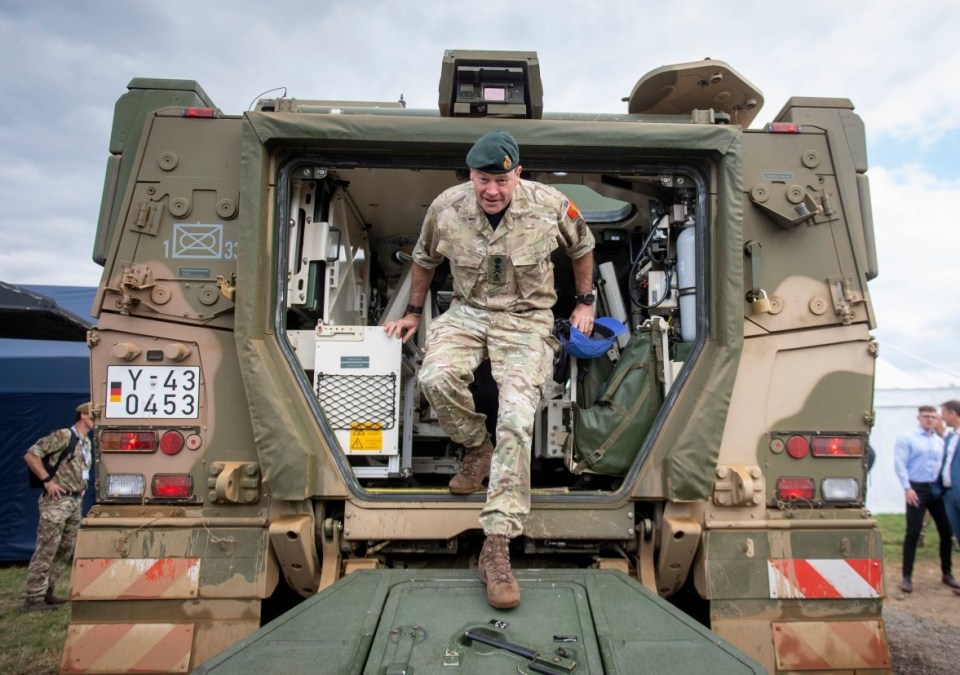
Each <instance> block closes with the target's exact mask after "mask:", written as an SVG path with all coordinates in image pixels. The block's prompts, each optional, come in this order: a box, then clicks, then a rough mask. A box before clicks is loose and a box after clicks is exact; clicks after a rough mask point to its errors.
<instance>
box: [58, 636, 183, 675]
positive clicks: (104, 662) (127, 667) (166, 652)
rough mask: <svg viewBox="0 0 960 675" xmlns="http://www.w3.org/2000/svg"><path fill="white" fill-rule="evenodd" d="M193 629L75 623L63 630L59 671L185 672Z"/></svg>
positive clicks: (70, 672)
mask: <svg viewBox="0 0 960 675" xmlns="http://www.w3.org/2000/svg"><path fill="white" fill-rule="evenodd" d="M193 632H194V625H193V624H192V623H183V624H176V623H142V624H133V623H98V624H76V623H75V624H73V625H71V626H70V627H69V628H68V630H67V640H66V643H65V644H64V648H63V660H62V661H61V663H60V672H61V673H64V674H71V675H72V674H74V673H76V674H80V673H186V672H188V670H189V668H190V654H191V652H192V650H193Z"/></svg>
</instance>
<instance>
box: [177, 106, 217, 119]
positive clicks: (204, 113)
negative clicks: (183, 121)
mask: <svg viewBox="0 0 960 675" xmlns="http://www.w3.org/2000/svg"><path fill="white" fill-rule="evenodd" d="M182 114H183V116H184V117H206V118H214V117H217V111H216V110H215V109H214V108H184V109H183V113H182Z"/></svg>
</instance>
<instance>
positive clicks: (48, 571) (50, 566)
mask: <svg viewBox="0 0 960 675" xmlns="http://www.w3.org/2000/svg"><path fill="white" fill-rule="evenodd" d="M92 429H93V421H92V420H91V418H90V404H89V403H84V404H82V405H80V406H78V407H77V413H76V420H75V422H74V425H73V427H72V428H70V429H59V430H57V431H54V432H53V433H52V434H50V435H49V436H44V437H43V438H41V439H40V440H39V441H37V442H36V443H34V444H33V445H32V446H31V447H30V449H29V450H27V454H26V455H24V457H23V458H24V461H26V463H27V467H28V468H29V470H30V471H32V472H33V473H34V474H35V475H36V476H37V478H39V479H40V480H41V481H43V495H41V496H40V502H39V504H40V525H39V526H38V527H37V547H36V550H35V551H34V553H33V557H32V558H31V559H30V567H29V568H28V569H27V582H26V588H25V589H24V593H23V598H24V602H23V610H22V611H24V612H39V611H45V610H50V609H56V608H57V607H58V606H59V605H62V604H64V603H65V602H66V600H64V599H63V598H58V597H57V596H56V595H54V592H53V591H54V587H55V586H56V585H57V580H58V579H59V578H60V573H61V572H62V571H63V568H64V565H66V564H67V563H68V562H69V561H70V558H71V556H72V555H73V547H74V545H75V544H76V542H77V528H78V527H79V525H80V515H81V509H82V508H83V492H84V490H85V489H86V487H87V476H88V475H89V473H90V465H91V464H92V463H93V453H92V452H91V443H90V439H89V438H88V435H89V433H90V431H91V430H92ZM74 434H75V435H76V436H77V438H78V439H79V440H78V441H77V444H76V447H75V448H74V452H73V456H72V457H70V459H69V460H67V459H65V460H64V461H63V462H62V463H61V464H60V466H59V468H58V469H57V472H56V475H55V476H51V475H49V473H48V471H47V469H46V467H44V465H43V461H42V458H43V457H49V458H50V459H49V460H48V461H49V463H50V464H51V465H52V464H55V463H56V461H57V458H58V457H59V456H60V453H61V452H63V451H65V450H67V448H68V447H69V445H70V441H71V438H72V436H73V435H74Z"/></svg>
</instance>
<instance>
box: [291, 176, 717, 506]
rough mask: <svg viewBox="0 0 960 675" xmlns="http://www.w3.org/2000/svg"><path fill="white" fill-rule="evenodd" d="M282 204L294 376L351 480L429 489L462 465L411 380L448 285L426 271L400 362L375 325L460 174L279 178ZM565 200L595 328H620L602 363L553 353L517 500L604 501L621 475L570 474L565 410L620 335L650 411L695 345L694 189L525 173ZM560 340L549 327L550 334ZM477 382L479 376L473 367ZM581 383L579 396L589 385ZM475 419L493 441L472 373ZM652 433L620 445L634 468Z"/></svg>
mask: <svg viewBox="0 0 960 675" xmlns="http://www.w3.org/2000/svg"><path fill="white" fill-rule="evenodd" d="M291 175H292V176H294V177H293V178H292V179H291V180H290V181H289V191H288V194H285V195H282V196H281V199H283V200H286V203H287V205H288V207H289V212H288V213H289V217H287V218H285V219H283V220H284V221H285V223H284V224H283V225H282V226H281V234H280V238H281V247H280V248H281V252H282V253H283V255H284V256H285V260H286V261H287V269H286V272H287V280H286V281H287V283H286V286H285V288H281V292H282V293H283V297H282V302H283V306H284V307H285V308H286V313H285V322H286V324H285V326H284V328H285V333H286V337H287V339H288V340H289V342H290V346H291V347H292V352H293V353H294V354H295V355H296V359H297V361H298V365H299V367H300V369H301V370H302V375H303V377H304V378H306V381H307V382H309V385H310V390H311V391H312V392H313V394H314V395H315V396H316V397H317V398H318V400H319V404H320V405H319V407H320V409H321V410H322V411H323V417H324V422H325V423H326V424H327V425H328V426H329V428H330V429H331V431H332V432H333V434H334V435H335V436H336V438H337V442H338V444H339V445H340V450H341V451H342V452H343V453H344V455H345V457H346V459H347V461H348V464H349V465H350V467H351V469H352V471H353V472H354V475H355V477H356V478H357V479H358V480H359V481H360V483H361V484H363V485H366V486H368V487H375V488H383V489H393V488H396V489H411V488H412V489H430V488H444V487H445V486H446V483H447V481H448V480H449V478H450V476H451V475H452V474H453V473H455V472H456V471H457V469H458V466H459V460H460V458H461V456H462V452H463V449H462V448H461V447H458V446H456V445H455V444H453V443H452V442H450V441H449V438H448V437H447V436H446V434H445V433H444V432H443V430H442V429H441V428H440V426H439V425H438V424H437V421H436V417H435V415H434V414H433V411H432V410H431V409H430V406H429V404H428V403H427V402H426V400H425V399H424V398H423V397H422V395H421V394H420V392H419V389H418V388H417V377H416V376H417V371H418V368H419V363H420V360H421V359H422V355H423V348H424V344H425V335H426V333H427V332H428V330H429V328H430V323H431V321H432V320H433V319H434V318H435V317H436V316H438V315H439V314H441V313H442V312H443V311H445V310H446V309H447V307H448V306H449V304H450V301H451V299H452V289H451V283H450V278H449V274H448V273H447V271H446V270H445V269H443V267H441V268H438V270H437V272H436V274H435V276H434V280H433V283H432V284H431V288H430V292H429V293H428V297H427V302H426V307H425V310H424V316H423V319H422V321H421V326H420V330H419V332H418V335H417V336H416V337H415V338H414V339H412V340H411V341H410V343H409V344H407V345H403V346H401V344H400V341H399V340H397V339H392V338H388V337H387V336H386V335H385V333H384V331H383V328H382V325H383V324H384V323H385V322H386V321H389V320H391V319H395V318H399V317H400V316H402V315H403V313H404V308H405V307H406V304H407V298H408V294H409V283H410V268H411V264H412V263H411V262H410V253H411V251H412V250H413V247H414V245H415V243H416V241H417V237H418V235H419V232H420V227H421V224H422V221H423V217H424V214H425V213H426V210H427V208H428V207H429V205H430V203H431V202H432V200H433V199H434V198H435V197H436V196H437V195H438V194H440V193H441V192H442V191H443V190H444V189H446V188H448V187H451V186H453V185H456V184H458V183H462V182H465V181H467V180H468V179H469V178H468V174H467V172H466V171H462V170H453V169H436V168H424V169H416V168H395V167H376V166H369V167H357V166H345V167H338V166H333V165H319V164H310V163H305V164H303V165H300V166H298V168H297V169H296V171H293V172H291ZM524 178H528V179H532V180H537V181H539V182H542V183H548V184H551V185H553V186H555V187H556V188H558V189H559V190H561V191H562V192H564V193H565V194H566V195H567V196H568V197H569V198H570V199H572V200H573V201H574V202H575V203H576V204H577V206H578V208H579V209H580V211H581V213H582V214H583V216H584V219H585V220H586V222H587V224H588V225H589V226H590V227H591V229H592V230H593V232H594V235H595V238H596V249H595V251H594V257H595V270H594V287H595V289H596V291H597V292H596V296H597V300H596V311H597V316H612V317H614V318H615V319H617V320H618V321H620V322H623V323H625V324H626V325H627V326H628V330H627V332H626V333H625V334H624V335H622V336H620V337H619V338H618V339H617V341H616V342H615V343H614V345H613V347H612V348H611V349H610V350H609V352H608V353H607V354H605V355H602V356H600V357H599V358H595V359H591V360H583V359H577V358H575V357H571V356H567V355H565V354H563V353H561V354H560V355H558V358H557V359H556V364H555V369H554V377H553V378H552V380H550V381H548V383H547V386H546V387H545V389H544V393H543V400H542V401H541V405H540V409H539V412H538V414H537V420H536V424H535V429H534V444H533V449H532V452H533V457H532V467H531V481H532V487H533V488H534V489H535V490H536V489H544V490H556V491H560V492H566V491H576V490H590V491H596V490H609V489H615V488H616V487H617V485H618V484H619V482H620V481H621V480H622V476H621V475H614V476H611V475H603V474H602V473H595V472H592V471H591V470H589V469H586V470H585V469H583V467H582V466H581V467H578V466H577V442H576V439H575V438H574V437H573V435H572V412H571V409H572V407H574V405H575V404H576V405H579V406H581V407H588V406H590V405H592V404H593V403H594V400H585V399H584V397H585V396H588V397H593V396H594V395H595V394H596V389H597V386H600V387H602V386H603V383H604V380H605V378H606V377H608V376H609V374H610V372H611V370H612V369H613V367H614V365H615V363H616V361H617V360H618V358H619V356H620V353H621V350H623V349H624V348H625V347H626V346H627V344H628V339H629V338H630V335H631V333H633V334H634V335H639V334H645V335H649V336H652V339H653V340H654V341H655V342H656V343H657V344H656V345H655V347H656V348H655V349H652V351H651V354H652V356H651V358H656V363H655V367H656V372H657V377H656V382H655V383H654V384H653V385H652V386H655V387H656V388H658V390H659V396H660V400H662V399H663V396H664V395H665V393H666V392H667V391H669V389H670V387H671V386H672V385H673V383H674V381H675V379H676V376H677V374H678V372H679V369H680V368H681V367H682V366H683V363H684V361H685V360H686V357H687V355H688V354H689V353H690V352H691V350H692V347H693V344H694V343H695V342H696V339H697V334H696V329H697V313H698V312H700V311H702V310H701V309H698V308H697V302H696V299H697V297H702V296H703V294H702V293H700V294H697V292H696V285H697V278H698V277H699V274H698V272H697V264H696V260H697V252H696V247H695V243H694V241H695V234H694V233H695V232H696V231H698V230H699V231H702V230H703V224H702V222H701V221H702V218H703V215H702V213H701V211H702V210H703V208H702V205H701V203H702V196H701V195H700V194H699V193H700V192H701V190H699V189H698V188H697V187H696V185H697V182H696V180H695V178H694V176H691V175H690V174H689V173H685V172H684V171H682V170H680V169H676V170H671V169H669V168H665V167H664V165H663V164H659V165H657V167H656V168H654V167H650V168H649V169H648V168H645V167H644V168H639V169H638V168H637V167H635V166H633V167H631V168H630V171H629V172H620V173H613V172H609V171H605V172H601V171H591V172H573V171H552V172H544V171H540V172H533V173H532V172H525V174H524ZM553 263H554V265H555V270H554V276H555V285H556V290H557V295H558V301H557V304H556V306H555V308H554V314H555V318H556V319H557V320H558V321H562V320H564V319H566V318H568V317H569V315H570V312H571V311H572V309H573V307H574V304H575V300H574V294H575V290H574V284H573V272H572V266H571V264H570V262H569V259H568V258H567V257H566V255H565V254H564V252H563V250H562V248H561V249H557V251H555V252H554V256H553ZM558 326H559V324H558ZM485 366H486V367H485ZM591 379H592V380H593V385H594V386H593V387H591V386H589V381H590V380H591ZM473 389H474V395H475V402H476V404H477V409H478V410H479V411H481V412H484V413H485V414H487V416H488V429H489V430H490V432H491V435H492V436H493V437H494V438H496V435H495V420H496V410H497V391H496V384H495V383H494V382H493V380H492V377H491V376H490V374H489V367H488V366H487V365H486V364H482V365H481V366H480V368H479V369H478V370H477V373H476V379H475V382H474V385H473ZM653 426H654V425H653V424H649V425H647V427H646V428H644V429H641V432H640V433H635V435H636V438H634V439H633V440H632V443H633V444H634V445H635V449H634V452H635V454H638V455H639V453H640V450H641V448H642V446H643V445H644V442H645V440H646V435H647V432H648V431H649V429H650V428H651V427H653Z"/></svg>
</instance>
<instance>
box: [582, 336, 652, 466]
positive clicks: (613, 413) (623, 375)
mask: <svg viewBox="0 0 960 675" xmlns="http://www.w3.org/2000/svg"><path fill="white" fill-rule="evenodd" d="M658 338H659V333H658V332H656V331H654V332H652V333H651V331H650V330H649V329H643V328H641V329H640V330H639V331H637V332H636V333H634V334H633V335H632V336H631V337H630V341H629V342H628V343H627V345H626V347H624V349H623V352H622V353H621V354H620V360H619V361H618V362H617V363H616V365H615V366H613V368H612V370H611V369H610V365H609V363H610V362H609V360H608V359H607V358H606V357H600V358H599V359H594V360H592V361H590V362H581V363H583V365H586V367H587V369H588V370H587V373H586V376H585V377H584V380H583V382H582V383H581V386H580V387H579V388H578V390H577V393H578V396H577V401H576V402H574V404H573V458H572V459H573V462H572V466H571V467H570V468H571V471H573V473H576V474H579V473H584V472H588V473H599V474H604V475H608V476H623V475H626V473H627V471H629V470H630V467H631V466H632V465H633V460H634V459H635V458H636V456H637V453H638V452H640V448H641V447H642V446H643V442H644V440H645V439H646V437H647V432H648V431H650V427H652V426H653V422H654V420H655V419H656V417H657V414H658V413H659V412H660V408H661V407H662V405H663V393H662V387H661V385H660V380H659V376H658V372H657V367H656V366H657V349H656V346H655V345H656V342H655V340H657V339H658ZM604 375H606V377H605V379H603V380H602V381H600V380H599V378H602V377H603V376H604ZM598 382H600V384H599V386H598V385H597V383H598Z"/></svg>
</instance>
